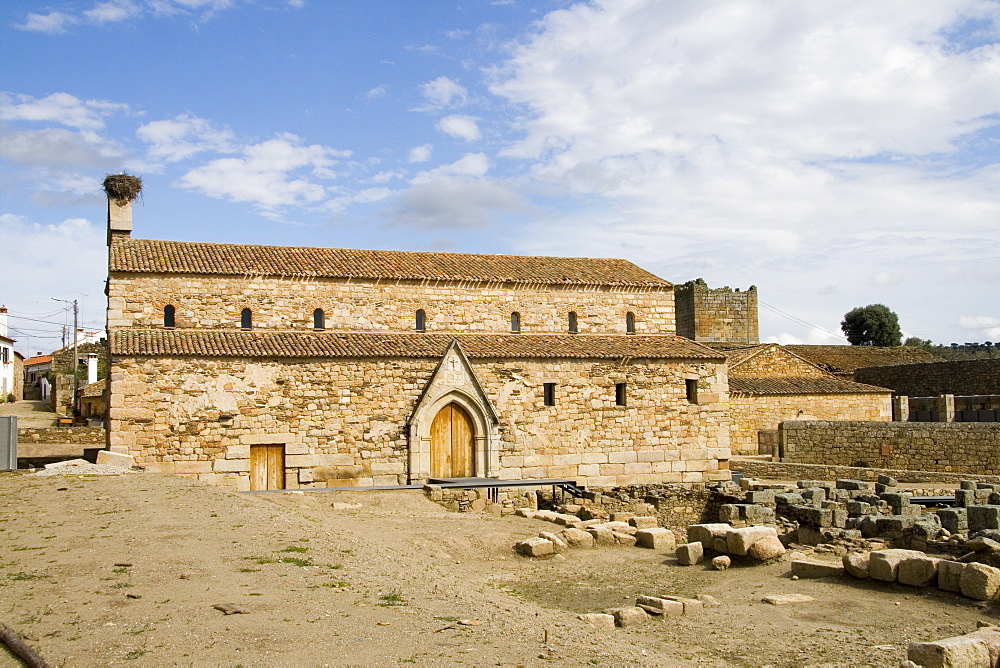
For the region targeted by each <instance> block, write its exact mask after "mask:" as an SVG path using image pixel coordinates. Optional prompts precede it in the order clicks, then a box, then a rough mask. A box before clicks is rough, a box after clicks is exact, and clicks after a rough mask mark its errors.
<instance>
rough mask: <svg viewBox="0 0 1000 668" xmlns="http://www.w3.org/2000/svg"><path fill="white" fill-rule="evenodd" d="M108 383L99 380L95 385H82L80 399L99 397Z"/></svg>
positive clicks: (104, 380)
mask: <svg viewBox="0 0 1000 668" xmlns="http://www.w3.org/2000/svg"><path fill="white" fill-rule="evenodd" d="M107 383H108V381H107V380H106V379H103V380H99V381H97V382H96V383H91V384H90V385H84V386H83V387H81V388H80V396H81V397H99V396H101V395H102V394H104V388H105V386H106V385H107Z"/></svg>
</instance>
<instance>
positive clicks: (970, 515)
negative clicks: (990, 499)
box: [966, 506, 1000, 531]
mask: <svg viewBox="0 0 1000 668" xmlns="http://www.w3.org/2000/svg"><path fill="white" fill-rule="evenodd" d="M967 511H968V512H967V515H966V518H967V521H968V523H969V531H983V530H984V529H1000V506H969V507H968V509H967Z"/></svg>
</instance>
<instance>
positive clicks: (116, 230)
mask: <svg viewBox="0 0 1000 668" xmlns="http://www.w3.org/2000/svg"><path fill="white" fill-rule="evenodd" d="M120 201H121V200H118V201H115V200H114V199H112V198H111V197H109V198H108V245H111V239H112V237H130V236H132V202H125V203H124V204H120V203H119V202H120Z"/></svg>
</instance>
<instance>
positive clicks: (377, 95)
mask: <svg viewBox="0 0 1000 668" xmlns="http://www.w3.org/2000/svg"><path fill="white" fill-rule="evenodd" d="M386 89H387V88H386V85H385V84H382V85H380V86H376V87H375V88H372V89H371V90H370V91H368V92H367V93H365V98H367V100H368V101H369V102H373V101H375V100H381V99H382V98H383V97H385V92H386Z"/></svg>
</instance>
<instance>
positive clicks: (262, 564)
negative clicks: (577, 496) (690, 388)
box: [0, 473, 997, 666]
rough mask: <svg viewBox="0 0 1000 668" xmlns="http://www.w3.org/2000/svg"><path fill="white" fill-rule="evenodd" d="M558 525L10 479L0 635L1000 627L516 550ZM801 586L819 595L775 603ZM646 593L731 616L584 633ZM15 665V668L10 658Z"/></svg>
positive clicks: (790, 584)
mask: <svg viewBox="0 0 1000 668" xmlns="http://www.w3.org/2000/svg"><path fill="white" fill-rule="evenodd" d="M335 502H336V504H337V506H338V507H337V508H334V507H332V505H331V504H333V503H335ZM358 504H360V506H359V507H350V506H356V505H358ZM551 528H552V525H550V524H546V523H542V522H536V521H530V520H525V519H522V518H514V517H505V518H498V517H492V516H485V515H478V514H457V513H450V512H448V511H446V510H444V509H442V508H440V507H438V506H436V505H434V504H432V503H430V502H429V501H427V500H425V499H424V498H423V496H422V495H420V494H419V493H416V492H403V491H399V492H353V493H352V492H326V493H322V492H321V493H311V494H301V493H299V494H295V493H282V494H259V495H245V494H244V495H240V494H235V493H230V492H226V491H224V490H221V489H218V488H214V487H210V486H207V485H202V484H198V483H194V482H190V481H186V480H182V479H179V478H174V477H167V476H156V475H151V474H130V475H122V476H82V477H81V476H79V475H73V476H44V477H43V476H36V475H26V474H23V473H16V474H14V473H5V474H0V622H4V623H6V624H8V625H10V626H12V627H14V628H15V629H17V630H18V631H20V632H21V633H23V634H25V635H27V636H28V637H29V639H30V640H29V642H30V644H32V645H33V646H34V647H36V648H37V649H38V650H39V652H40V653H41V654H42V655H43V656H44V657H45V658H46V659H47V660H48V661H49V662H50V663H52V664H53V665H66V666H91V665H135V666H140V665H141V666H160V665H198V666H201V665H221V666H238V665H242V666H274V665H283V666H320V665H345V664H352V665H392V664H399V663H417V664H432V665H433V664H438V665H446V664H466V665H538V664H542V663H557V664H566V665H590V664H593V665H628V664H632V665H679V664H689V665H693V664H700V665H765V664H773V665H781V666H800V665H808V664H819V663H844V664H853V665H865V664H869V665H880V666H894V665H898V663H899V661H900V659H901V658H902V657H903V656H904V655H905V645H906V642H908V641H909V640H914V639H921V640H924V639H937V638H941V637H945V636H949V635H955V634H959V633H964V632H967V631H970V630H973V629H974V628H975V626H976V621H977V620H985V621H991V622H994V621H995V620H996V617H997V612H996V610H994V609H993V608H992V607H983V606H977V605H976V604H974V603H973V602H971V601H969V600H967V599H963V598H961V597H959V596H955V595H951V594H948V593H946V592H939V591H937V590H933V591H930V590H928V591H924V590H916V589H912V588H904V587H899V586H888V585H881V584H879V585H868V586H866V585H865V584H863V583H858V582H856V581H850V580H845V581H843V582H830V581H811V580H799V581H792V580H789V579H788V578H787V576H786V572H787V565H785V564H775V565H772V566H767V567H756V568H733V569H730V570H728V571H724V572H715V571H707V570H704V569H702V568H700V567H693V568H681V567H678V566H676V565H674V562H673V559H672V558H670V557H668V556H667V555H663V554H655V553H652V552H650V551H647V550H639V549H635V548H605V549H598V550H589V551H585V552H574V553H570V554H569V555H568V559H567V560H566V561H562V562H558V561H529V560H526V559H522V558H519V557H516V556H515V555H514V554H513V552H512V550H511V546H512V544H513V542H514V541H515V540H517V539H519V538H522V537H527V536H530V535H535V534H536V533H537V532H538V531H539V530H547V529H551ZM126 564H127V565H126ZM793 592H798V593H805V594H809V595H811V596H813V597H815V598H816V601H815V602H813V603H808V604H803V605H799V606H788V607H780V608H778V607H774V606H768V605H765V604H763V603H761V602H760V598H761V597H762V596H764V595H766V594H775V593H793ZM640 593H642V594H657V593H661V594H662V593H676V594H679V595H693V594H696V593H707V594H712V595H714V596H716V597H717V598H719V599H720V600H721V601H722V602H723V606H722V607H719V608H715V609H712V610H706V611H705V612H704V613H703V614H702V615H700V616H697V617H685V618H670V619H668V620H665V621H661V620H654V621H650V622H648V623H647V624H645V625H643V626H641V627H636V628H630V629H617V630H613V631H595V630H592V629H589V628H587V627H585V626H582V623H581V622H580V621H578V620H577V619H576V618H575V615H576V613H578V612H594V611H600V610H601V609H603V608H606V607H610V606H615V605H623V604H624V605H627V604H630V602H632V601H634V597H635V595H636V594H640ZM897 603H899V605H896V604H897ZM215 604H235V605H236V606H238V607H240V608H243V609H245V610H247V612H248V614H232V615H225V614H223V612H221V611H219V610H217V609H214V608H213V607H212V606H213V605H215ZM459 620H472V621H473V625H461V624H458V621H459ZM475 622H478V623H475ZM546 631H547V632H548V633H547V635H548V642H547V643H546V642H545V635H546ZM0 665H18V664H17V663H16V661H15V659H13V658H12V657H11V656H10V655H9V654H5V653H4V652H3V651H2V650H0Z"/></svg>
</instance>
